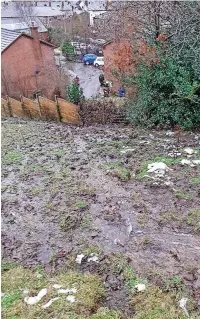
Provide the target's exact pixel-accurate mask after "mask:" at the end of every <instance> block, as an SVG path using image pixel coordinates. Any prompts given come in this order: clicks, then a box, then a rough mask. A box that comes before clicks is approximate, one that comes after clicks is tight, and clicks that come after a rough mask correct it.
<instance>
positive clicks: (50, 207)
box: [45, 202, 54, 209]
mask: <svg viewBox="0 0 200 319" xmlns="http://www.w3.org/2000/svg"><path fill="white" fill-rule="evenodd" d="M45 206H46V208H48V209H53V208H54V205H53V203H51V202H47V203H46V205H45Z"/></svg>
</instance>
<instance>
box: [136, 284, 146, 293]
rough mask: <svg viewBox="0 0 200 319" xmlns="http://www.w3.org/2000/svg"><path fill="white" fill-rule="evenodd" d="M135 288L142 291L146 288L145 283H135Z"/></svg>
mask: <svg viewBox="0 0 200 319" xmlns="http://www.w3.org/2000/svg"><path fill="white" fill-rule="evenodd" d="M135 288H136V289H137V291H139V292H140V291H144V290H146V285H145V284H137V285H135Z"/></svg>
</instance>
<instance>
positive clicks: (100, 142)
mask: <svg viewBox="0 0 200 319" xmlns="http://www.w3.org/2000/svg"><path fill="white" fill-rule="evenodd" d="M199 145H200V135H199V134H197V133H184V132H181V134H180V140H179V139H178V137H177V135H176V134H172V133H171V132H167V131H160V132H158V131H144V130H141V129H140V130H139V129H134V128H131V127H128V126H96V127H94V126H93V127H70V126H67V125H63V124H55V123H45V122H25V121H19V120H11V119H9V120H4V121H3V122H2V258H3V261H4V263H5V265H7V262H12V263H14V264H17V265H22V266H24V267H27V266H28V267H29V268H31V269H32V270H30V271H35V269H38V267H39V266H40V267H42V269H43V271H45V273H46V274H48V276H50V277H51V275H50V274H52V273H53V274H55V273H57V272H58V271H64V272H66V271H67V272H68V271H70V270H73V271H75V272H76V275H74V276H75V277H76V276H80V274H82V275H81V276H85V275H84V274H88V272H89V274H90V275H91V276H96V275H97V276H98V279H96V277H95V280H97V281H98V280H100V281H101V284H102V285H103V286H102V289H103V290H104V292H102V291H101V289H100V292H99V291H98V292H97V295H98V296H96V294H92V296H93V295H95V297H94V296H93V297H92V298H93V299H92V306H91V302H90V301H89V304H90V307H89V306H88V305H87V306H88V308H87V307H86V308H84V309H85V310H84V311H83V310H81V311H80V310H79V311H78V310H77V311H78V312H77V311H76V310H74V308H73V309H71V308H70V309H68V308H67V309H65V311H64V313H61V312H59V314H60V316H58V313H57V312H56V311H57V310H58V309H57V308H56V309H54V308H52V309H53V310H52V312H51V311H50V310H49V311H48V312H45V311H46V310H43V312H42V314H39V312H38V308H37V309H36V310H35V312H34V311H33V314H32V315H30V314H29V318H54V317H56V318H69V317H68V316H66V317H65V315H66V312H67V311H70V313H71V312H72V313H73V314H74V313H75V314H76V315H80V313H81V315H82V314H83V313H84V315H85V316H89V315H90V316H94V319H95V318H96V319H99V318H100V319H102V318H103V319H104V318H106V319H110V318H137V319H138V318H140V319H142V318H147V315H148V316H149V318H153V319H162V318H164V319H165V318H166V319H169V318H170V319H172V318H185V316H184V311H183V310H181V308H180V307H179V306H178V300H180V299H181V298H182V297H188V298H189V299H188V300H189V301H188V303H189V302H190V300H191V299H193V301H194V303H192V306H191V305H190V304H189V311H190V315H191V318H198V311H199V310H198V304H200V196H199V195H200V165H199V163H198V160H199V159H200V150H199ZM185 148H189V150H190V151H188V152H189V153H191V152H192V154H191V155H190V154H188V152H187V151H186V150H185ZM191 150H192V151H191ZM183 159H187V160H188V161H189V162H186V163H185V164H184V165H182V164H181V162H182V160H183ZM193 160H194V162H193ZM195 161H196V162H195ZM155 162H163V163H165V164H166V165H167V169H166V171H165V174H164V175H163V174H160V173H163V172H159V174H158V172H156V173H155V172H152V173H150V172H147V166H148V164H150V163H155ZM168 168H169V169H168ZM79 254H83V255H84V257H83V259H82V262H81V264H77V263H76V261H75V260H76V257H77V255H79ZM91 254H94V255H91ZM88 256H89V257H91V256H92V257H94V256H96V257H97V259H98V260H96V261H90V262H88ZM8 268H10V266H5V270H6V272H5V274H6V275H7V276H8V278H10V276H14V277H15V273H13V271H19V270H18V269H17V270H15V268H14V270H13V266H12V267H11V269H10V270H8ZM20 271H21V270H20ZM37 271H38V270H37ZM8 273H9V275H8ZM77 274H78V275H77ZM90 275H89V276H90ZM29 276H33V277H34V276H35V275H34V274H32V275H30V274H28V275H27V278H29ZM45 276H47V275H45ZM22 277H23V276H22ZM45 278H46V277H45ZM67 278H68V277H67ZM76 278H77V277H76ZM78 278H79V277H78ZM92 278H93V277H92ZM4 280H5V279H4ZM45 280H46V281H45V285H49V281H48V280H50V281H51V279H48V280H47V279H45ZM63 280H64V279H63ZM67 280H68V279H67ZM81 280H82V277H81ZM84 280H85V279H84ZM84 280H83V282H84ZM89 280H93V279H89ZM28 281H29V282H30V280H28ZM75 281H76V280H75ZM78 281H79V282H80V278H79V279H78ZM140 281H141V282H143V283H145V286H146V289H145V292H143V293H139V294H135V291H136V290H135V289H136V288H135V287H136V283H138V282H140ZM64 282H65V281H64ZM67 282H68V281H67ZM81 282H82V281H81ZM34 284H35V283H33V285H34ZM42 284H44V282H42ZM20 285H21V284H20ZM35 285H36V286H34V287H36V288H39V287H40V286H41V285H38V283H37V284H35ZM94 286H95V287H97V286H98V285H96V284H94ZM4 287H5V289H4V288H3V289H4V290H5V291H4V292H5V294H6V293H7V295H5V296H7V297H8V296H10V295H9V294H8V293H10V292H9V291H10V290H9V289H8V287H7V280H5V285H4ZM20 287H21V288H20V289H22V286H20ZM86 287H87V286H86ZM36 288H34V289H35V290H36ZM16 289H19V287H18V288H16ZM32 289H33V287H32ZM148 289H149V290H148ZM159 289H160V290H159ZM6 290H8V291H6ZM35 290H34V291H35ZM11 291H12V289H11ZM16 291H18V290H16ZM86 291H87V289H86ZM35 293H36V291H35ZM85 293H86V294H87V292H85ZM171 294H172V296H171ZM11 295H12V293H11ZM17 296H18V297H19V298H21V294H20V293H18V295H17ZM133 296H135V297H133ZM7 297H5V298H7ZM54 297H55V296H54ZM80 298H81V297H80ZM95 298H96V299H95ZM171 298H172V299H171ZM174 298H175V299H174ZM11 299H12V298H11ZM149 299H150V300H149ZM163 299H166V303H164V306H163ZM176 299H177V300H176ZM6 300H7V299H6ZM9 300H10V299H9ZM12 300H13V299H12ZM14 300H15V298H14ZM20 302H21V299H20ZM4 303H5V304H6V305H4V306H5V309H7V310H6V311H7V312H6V316H5V318H10V319H11V318H25V317H27V313H26V311H27V309H25V310H24V308H23V307H24V306H23V307H21V306H20V307H21V308H20V307H18V308H17V309H18V310H16V309H15V308H14V310H13V308H12V307H13V303H12V302H11V306H7V303H6V302H5V300H4ZM9 305H10V304H9ZM59 305H60V307H61V308H62V309H63V304H62V303H61V304H59ZM84 305H85V304H84ZM152 305H153V306H152ZM165 306H166V307H165ZM33 307H34V306H33ZM102 307H104V308H105V307H107V308H108V309H110V312H109V311H104V310H103V312H102V311H100V310H101V309H100V310H98V309H99V308H102ZM163 307H164V308H163ZM167 307H168V308H167ZM174 307H175V308H174ZM58 308H59V307H58ZM75 308H76V307H75ZM104 308H103V309H104ZM8 309H12V311H14V312H12V311H11V312H9V311H10V310H9V311H8ZM19 309H23V312H22V310H19ZM32 309H33V308H32ZM59 309H60V308H59ZM77 309H79V308H77ZM81 309H82V308H81ZM105 309H106V308H105ZM152 309H153V310H152ZM155 309H157V310H155ZM159 309H161V310H159ZM163 309H165V311H164V312H163ZM20 311H21V312H20ZM99 311H100V312H99ZM113 311H114V312H113ZM115 311H117V312H115ZM118 311H119V313H118ZM152 311H153V312H152ZM171 311H173V312H171ZM22 314H23V315H22ZM17 315H19V317H17ZM23 316H24V317H23ZM73 318H74V317H73Z"/></svg>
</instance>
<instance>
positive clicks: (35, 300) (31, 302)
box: [24, 288, 47, 305]
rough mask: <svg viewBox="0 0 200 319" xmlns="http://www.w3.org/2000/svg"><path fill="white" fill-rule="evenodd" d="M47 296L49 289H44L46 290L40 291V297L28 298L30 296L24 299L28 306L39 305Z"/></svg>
mask: <svg viewBox="0 0 200 319" xmlns="http://www.w3.org/2000/svg"><path fill="white" fill-rule="evenodd" d="M46 294H47V289H46V288H44V289H42V290H40V292H39V293H38V295H37V296H35V297H28V296H26V297H25V298H24V301H25V302H26V303H27V304H28V305H34V304H36V303H38V302H39V301H40V300H41V299H42V298H43V297H44V296H45V295H46Z"/></svg>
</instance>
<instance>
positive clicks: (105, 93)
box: [74, 74, 125, 97]
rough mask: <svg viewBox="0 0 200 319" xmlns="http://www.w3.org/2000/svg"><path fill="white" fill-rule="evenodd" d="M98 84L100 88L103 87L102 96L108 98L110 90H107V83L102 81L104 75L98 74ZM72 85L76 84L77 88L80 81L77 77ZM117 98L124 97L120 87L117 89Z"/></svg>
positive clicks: (122, 89)
mask: <svg viewBox="0 0 200 319" xmlns="http://www.w3.org/2000/svg"><path fill="white" fill-rule="evenodd" d="M99 82H100V84H101V86H103V87H104V96H109V93H110V90H109V85H108V84H107V82H105V81H104V75H103V74H100V75H99ZM74 83H76V84H77V85H78V86H79V85H80V79H79V77H78V76H76V77H75V78H74ZM118 96H119V97H124V96H125V89H124V88H123V87H120V88H119V89H118Z"/></svg>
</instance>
